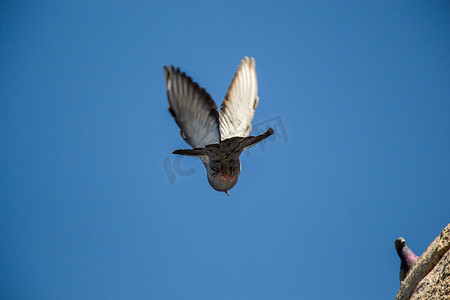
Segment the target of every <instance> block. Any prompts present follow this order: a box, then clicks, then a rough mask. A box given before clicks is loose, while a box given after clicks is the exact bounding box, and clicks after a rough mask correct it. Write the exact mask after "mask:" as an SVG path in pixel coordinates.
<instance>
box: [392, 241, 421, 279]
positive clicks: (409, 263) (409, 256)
mask: <svg viewBox="0 0 450 300" xmlns="http://www.w3.org/2000/svg"><path fill="white" fill-rule="evenodd" d="M395 250H397V254H398V256H399V257H400V260H401V264H400V283H401V282H402V281H403V280H404V279H405V278H406V275H407V274H408V272H409V270H410V269H411V268H412V267H413V266H414V264H415V263H416V261H417V260H418V259H419V257H418V256H417V255H415V254H414V252H412V251H411V250H410V249H409V248H408V246H406V241H405V239H404V238H402V237H399V238H397V239H396V240H395Z"/></svg>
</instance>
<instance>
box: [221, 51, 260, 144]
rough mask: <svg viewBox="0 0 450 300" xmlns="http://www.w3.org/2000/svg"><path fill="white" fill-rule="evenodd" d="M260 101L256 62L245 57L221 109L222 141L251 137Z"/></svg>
mask: <svg viewBox="0 0 450 300" xmlns="http://www.w3.org/2000/svg"><path fill="white" fill-rule="evenodd" d="M258 101H259V98H258V81H257V79H256V70H255V60H254V58H248V57H245V58H244V59H243V60H242V61H241V65H240V66H239V68H238V70H237V71H236V74H235V75H234V78H233V80H232V81H231V84H230V87H229V88H228V92H227V95H226V96H225V99H224V100H223V103H222V107H221V108H220V112H219V129H220V137H221V140H222V141H223V140H225V139H228V138H232V137H236V136H239V137H247V136H249V135H250V132H251V131H252V120H253V116H254V115H255V109H256V106H257V105H258Z"/></svg>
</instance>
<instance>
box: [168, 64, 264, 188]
mask: <svg viewBox="0 0 450 300" xmlns="http://www.w3.org/2000/svg"><path fill="white" fill-rule="evenodd" d="M164 75H165V78H166V90H167V98H168V99H169V111H170V113H171V114H172V116H173V118H174V119H175V122H176V123H177V124H178V127H180V133H181V136H182V137H183V139H184V140H185V141H186V142H187V143H188V144H189V145H190V146H191V147H192V148H193V149H179V150H175V151H173V153H174V154H179V155H187V156H195V157H199V158H200V159H201V160H202V162H203V164H204V165H205V168H206V173H207V177H208V182H209V184H210V185H211V186H212V187H213V188H214V189H215V190H217V191H221V192H225V193H226V194H227V195H228V196H229V193H228V190H229V189H231V188H232V187H233V186H234V185H235V184H236V182H237V180H238V177H239V173H240V172H241V163H240V161H239V156H240V155H241V153H242V151H244V150H245V149H248V148H249V147H251V146H253V145H255V144H257V143H259V142H261V141H262V140H264V139H265V138H267V137H269V136H270V135H272V134H273V129H272V128H269V129H268V130H267V131H266V132H265V133H263V134H260V135H258V136H249V135H250V132H251V130H252V120H253V116H254V114H255V109H256V106H257V105H258V101H259V97H258V82H257V80H256V71H255V60H254V59H253V58H248V57H245V58H244V59H243V60H242V61H241V65H240V66H239V67H238V70H237V71H236V74H235V75H234V78H233V80H232V81H231V84H230V87H229V88H228V92H227V94H226V96H225V99H224V100H223V103H222V107H221V108H220V111H219V112H218V111H217V105H216V104H215V103H214V100H213V99H212V98H211V96H210V95H209V94H208V93H207V92H206V91H205V89H204V88H201V87H200V86H199V85H198V84H197V83H195V82H194V81H193V80H192V79H191V78H190V77H189V76H187V75H186V74H185V73H184V72H181V71H180V69H179V68H174V67H173V66H169V67H167V66H164Z"/></svg>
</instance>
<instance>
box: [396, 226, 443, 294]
mask: <svg viewBox="0 0 450 300" xmlns="http://www.w3.org/2000/svg"><path fill="white" fill-rule="evenodd" d="M449 249H450V224H448V225H447V227H445V228H444V230H442V232H441V233H440V234H439V236H438V237H437V238H436V239H435V240H434V241H433V242H432V243H431V244H430V246H428V248H427V250H425V252H424V253H423V254H422V255H421V256H420V258H419V260H418V261H417V263H416V264H415V265H414V266H413V267H412V269H411V270H410V271H409V272H408V276H407V277H406V278H405V280H404V281H403V282H402V284H401V286H400V289H399V291H398V293H397V296H396V297H395V299H396V300H407V299H413V300H424V299H427V300H428V299H433V300H435V299H436V300H437V299H450V250H449Z"/></svg>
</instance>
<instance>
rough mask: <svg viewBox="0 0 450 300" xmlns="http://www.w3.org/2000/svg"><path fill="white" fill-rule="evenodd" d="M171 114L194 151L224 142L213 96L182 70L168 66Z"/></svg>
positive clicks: (168, 92)
mask: <svg viewBox="0 0 450 300" xmlns="http://www.w3.org/2000/svg"><path fill="white" fill-rule="evenodd" d="M164 75H165V76H166V89H167V98H168V99H169V105H170V106H169V111H170V113H171V114H172V116H173V117H174V119H175V121H176V122H177V124H178V127H180V133H181V136H182V137H183V139H184V140H185V141H186V142H187V143H188V144H189V145H191V147H192V148H202V147H205V146H206V145H209V144H217V143H219V141H220V133H219V125H218V124H219V123H218V113H217V105H216V104H215V103H214V101H213V100H212V99H211V96H210V95H209V94H208V93H207V92H206V91H205V89H203V88H201V87H200V86H199V85H198V84H197V83H195V82H194V81H192V79H191V77H189V76H187V75H186V74H185V73H184V72H181V71H180V69H179V68H174V67H173V66H169V67H166V66H164Z"/></svg>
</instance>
